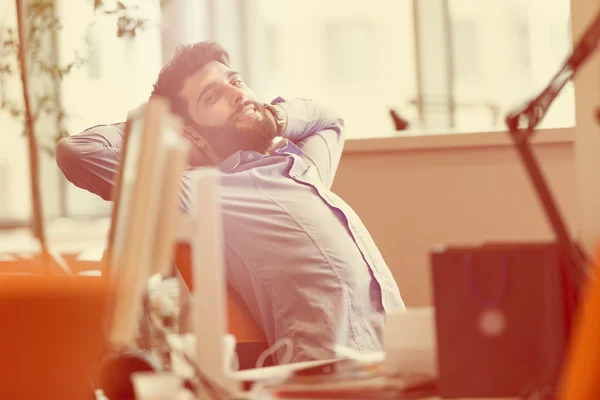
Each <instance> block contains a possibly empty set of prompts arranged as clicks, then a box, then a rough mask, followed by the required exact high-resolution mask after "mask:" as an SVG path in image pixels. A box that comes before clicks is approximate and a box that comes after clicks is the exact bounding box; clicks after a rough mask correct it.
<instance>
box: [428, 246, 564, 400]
mask: <svg viewBox="0 0 600 400" xmlns="http://www.w3.org/2000/svg"><path fill="white" fill-rule="evenodd" d="M563 260H564V257H562V255H561V253H560V251H559V247H558V245H556V244H554V243H548V244H543V243H542V244H503V245H501V244H499V245H484V246H481V247H477V248H451V249H444V250H441V251H434V252H433V253H432V255H431V261H432V270H433V271H432V278H433V288H434V302H435V309H436V329H437V349H438V364H439V365H438V366H439V373H440V377H439V390H440V395H441V396H442V397H445V398H456V397H510V396H518V395H523V394H525V393H531V392H532V391H537V390H543V388H545V387H546V388H548V387H550V386H552V384H553V383H554V381H555V379H556V377H557V375H558V374H559V372H560V368H561V364H562V361H563V356H564V352H565V348H566V341H567V336H568V332H569V326H570V319H571V311H572V307H573V306H574V298H573V292H572V291H571V290H570V289H569V287H570V286H569V285H568V284H567V282H568V279H566V276H565V273H566V267H565V265H564V262H563ZM550 390H551V388H550Z"/></svg>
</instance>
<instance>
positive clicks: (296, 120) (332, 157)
mask: <svg viewBox="0 0 600 400" xmlns="http://www.w3.org/2000/svg"><path fill="white" fill-rule="evenodd" d="M273 104H278V105H279V106H281V108H282V109H283V110H284V111H285V113H286V114H287V127H286V130H285V131H284V132H283V137H284V138H286V139H288V140H290V141H291V142H293V143H294V144H296V146H298V147H299V148H300V149H301V150H302V151H303V152H304V154H305V155H306V156H307V158H309V159H310V161H312V163H313V164H314V165H315V166H316V167H317V169H318V171H319V176H320V177H321V181H322V182H323V184H324V185H325V186H327V187H328V188H330V187H331V185H332V183H333V178H334V177H335V173H336V171H337V168H338V165H339V162H340V158H341V156H342V150H343V148H344V140H345V137H344V120H343V119H342V118H340V117H339V116H338V114H336V113H335V112H334V111H332V110H331V109H329V108H327V107H324V106H322V105H320V104H318V103H317V102H316V101H314V100H306V99H292V100H289V101H284V100H283V99H281V98H278V99H275V100H274V101H273Z"/></svg>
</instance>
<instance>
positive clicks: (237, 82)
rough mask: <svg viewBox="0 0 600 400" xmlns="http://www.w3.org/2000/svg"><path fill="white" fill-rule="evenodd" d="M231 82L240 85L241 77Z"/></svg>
mask: <svg viewBox="0 0 600 400" xmlns="http://www.w3.org/2000/svg"><path fill="white" fill-rule="evenodd" d="M232 83H233V86H240V85H241V84H242V80H241V79H236V80H235V81H233V82H232Z"/></svg>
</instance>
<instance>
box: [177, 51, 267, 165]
mask: <svg viewBox="0 0 600 400" xmlns="http://www.w3.org/2000/svg"><path fill="white" fill-rule="evenodd" d="M179 95H180V96H181V98H182V99H184V100H185V101H186V102H187V112H188V114H189V116H190V118H191V119H192V121H193V122H192V123H191V124H192V125H193V126H192V128H194V130H196V131H197V132H198V133H199V134H200V135H202V136H204V137H205V138H206V139H207V140H208V141H209V143H210V144H211V145H212V146H213V147H214V149H215V151H216V152H217V154H219V156H221V157H227V156H229V155H231V154H233V153H235V152H236V151H238V150H254V151H258V152H260V153H263V152H264V151H265V150H266V149H267V148H268V147H269V146H270V145H271V143H272V141H273V138H274V137H275V133H276V127H275V125H274V124H273V122H272V120H271V119H269V118H268V117H267V114H266V112H267V111H266V110H265V108H264V107H263V106H262V105H261V104H260V103H258V101H257V99H256V95H255V94H254V93H253V92H252V91H251V90H250V89H249V88H248V87H247V86H246V84H245V83H244V82H243V81H242V78H241V76H240V74H239V73H237V72H235V71H232V70H231V69H230V68H228V67H227V66H225V65H223V64H221V63H220V62H217V61H211V62H209V63H208V64H207V65H206V66H205V67H204V68H202V69H201V70H200V71H198V72H196V73H195V74H193V75H191V76H189V77H188V78H187V79H186V80H185V82H184V85H183V89H182V90H181V92H180V93H179Z"/></svg>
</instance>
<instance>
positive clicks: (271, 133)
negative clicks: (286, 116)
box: [197, 101, 277, 159]
mask: <svg viewBox="0 0 600 400" xmlns="http://www.w3.org/2000/svg"><path fill="white" fill-rule="evenodd" d="M248 104H253V105H254V109H255V110H256V112H258V113H259V114H260V115H261V116H262V119H261V120H260V121H257V120H252V121H251V123H249V124H247V125H246V126H243V127H239V126H237V125H236V124H235V119H236V118H238V117H239V116H240V112H241V110H242V109H243V108H244V107H245V106H247V105H248ZM268 112H269V111H267V109H266V108H265V107H263V106H262V105H261V104H259V103H256V102H253V101H247V102H245V103H244V104H242V105H241V106H240V108H239V109H238V111H237V112H235V113H234V114H233V116H232V118H230V120H229V121H228V122H226V123H225V124H223V125H221V126H215V127H198V128H197V129H198V132H199V133H200V134H201V135H202V136H203V137H204V138H205V139H206V140H207V141H208V142H209V143H210V145H211V146H212V147H213V148H214V150H215V152H216V153H217V155H218V156H219V157H220V158H221V159H225V158H227V157H229V156H230V155H232V154H234V153H235V152H237V151H240V150H242V151H256V152H258V153H263V154H264V153H265V152H266V151H267V149H268V148H269V147H270V146H271V144H272V143H273V139H274V138H275V136H276V135H277V127H276V125H275V124H274V123H273V122H272V121H271V119H269V118H268V115H267V113H268Z"/></svg>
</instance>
